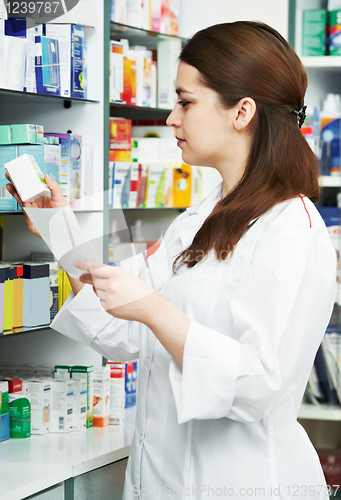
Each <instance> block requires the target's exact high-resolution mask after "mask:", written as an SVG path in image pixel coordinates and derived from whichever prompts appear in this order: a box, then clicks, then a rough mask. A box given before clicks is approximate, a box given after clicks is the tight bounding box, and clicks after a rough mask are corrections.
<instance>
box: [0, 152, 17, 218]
mask: <svg viewBox="0 0 341 500" xmlns="http://www.w3.org/2000/svg"><path fill="white" fill-rule="evenodd" d="M17 153H18V151H17V146H0V211H1V212H13V211H15V212H16V211H17V205H18V204H17V202H16V200H15V198H13V196H11V195H10V193H9V192H8V191H7V189H6V184H9V180H8V179H7V178H6V177H5V172H6V169H5V163H9V162H11V161H12V160H15V159H16V157H17V155H18V154H17Z"/></svg>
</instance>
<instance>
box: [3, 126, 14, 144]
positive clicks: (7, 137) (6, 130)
mask: <svg viewBox="0 0 341 500" xmlns="http://www.w3.org/2000/svg"><path fill="white" fill-rule="evenodd" d="M0 144H1V145H7V144H12V130H11V126H10V125H0Z"/></svg>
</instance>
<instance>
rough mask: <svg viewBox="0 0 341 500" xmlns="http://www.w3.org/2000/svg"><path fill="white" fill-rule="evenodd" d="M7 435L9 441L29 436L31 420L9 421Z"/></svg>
mask: <svg viewBox="0 0 341 500" xmlns="http://www.w3.org/2000/svg"><path fill="white" fill-rule="evenodd" d="M9 434H10V437H11V439H25V438H28V437H30V436H31V419H29V420H14V419H11V418H10V420H9Z"/></svg>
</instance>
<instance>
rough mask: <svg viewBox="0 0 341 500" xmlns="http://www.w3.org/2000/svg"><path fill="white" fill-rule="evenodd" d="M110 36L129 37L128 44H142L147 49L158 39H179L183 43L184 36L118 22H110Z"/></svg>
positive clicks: (153, 45)
mask: <svg viewBox="0 0 341 500" xmlns="http://www.w3.org/2000/svg"><path fill="white" fill-rule="evenodd" d="M110 38H111V39H112V40H113V39H116V38H129V43H130V45H141V44H143V45H144V46H145V47H147V48H148V49H150V48H156V45H157V42H158V40H181V42H182V43H185V41H186V38H181V37H178V36H174V35H165V34H163V33H159V32H158V31H148V30H145V29H141V28H136V27H134V26H128V25H126V24H120V23H113V22H111V23H110Z"/></svg>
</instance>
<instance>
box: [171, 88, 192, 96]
mask: <svg viewBox="0 0 341 500" xmlns="http://www.w3.org/2000/svg"><path fill="white" fill-rule="evenodd" d="M175 92H176V93H177V94H178V95H180V94H193V92H190V91H189V90H185V89H183V88H181V87H179V88H177V89H176V91H175Z"/></svg>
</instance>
